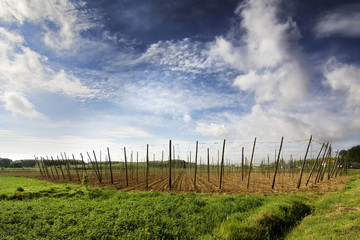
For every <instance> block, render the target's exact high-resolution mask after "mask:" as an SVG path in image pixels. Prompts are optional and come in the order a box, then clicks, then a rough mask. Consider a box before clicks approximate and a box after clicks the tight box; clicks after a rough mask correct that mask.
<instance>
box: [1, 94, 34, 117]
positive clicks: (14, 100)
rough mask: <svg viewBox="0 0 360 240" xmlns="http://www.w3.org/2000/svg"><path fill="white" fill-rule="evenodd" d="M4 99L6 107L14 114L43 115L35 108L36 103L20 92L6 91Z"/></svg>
mask: <svg viewBox="0 0 360 240" xmlns="http://www.w3.org/2000/svg"><path fill="white" fill-rule="evenodd" d="M2 99H3V102H5V109H7V110H8V111H10V112H12V113H13V114H20V115H22V116H25V117H27V118H39V117H41V114H40V113H39V112H37V111H36V110H35V107H34V105H33V104H32V103H31V102H29V100H27V99H26V98H25V97H24V96H23V95H22V94H21V93H20V92H6V93H5V94H4V95H3V96H2Z"/></svg>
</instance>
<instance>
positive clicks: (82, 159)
mask: <svg viewBox="0 0 360 240" xmlns="http://www.w3.org/2000/svg"><path fill="white" fill-rule="evenodd" d="M80 156H81V161H82V164H83V167H84V171H85V173H86V174H87V172H86V166H85V161H84V157H83V155H82V153H80Z"/></svg>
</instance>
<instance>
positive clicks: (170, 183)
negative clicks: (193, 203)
mask: <svg viewBox="0 0 360 240" xmlns="http://www.w3.org/2000/svg"><path fill="white" fill-rule="evenodd" d="M169 189H171V140H169Z"/></svg>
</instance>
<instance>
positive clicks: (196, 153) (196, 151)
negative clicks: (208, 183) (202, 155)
mask: <svg viewBox="0 0 360 240" xmlns="http://www.w3.org/2000/svg"><path fill="white" fill-rule="evenodd" d="M197 155H198V141H196V150H195V174H194V189H196V173H197Z"/></svg>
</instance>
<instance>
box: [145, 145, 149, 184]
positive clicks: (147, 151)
mask: <svg viewBox="0 0 360 240" xmlns="http://www.w3.org/2000/svg"><path fill="white" fill-rule="evenodd" d="M145 187H146V188H148V187H149V144H146V183H145Z"/></svg>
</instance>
